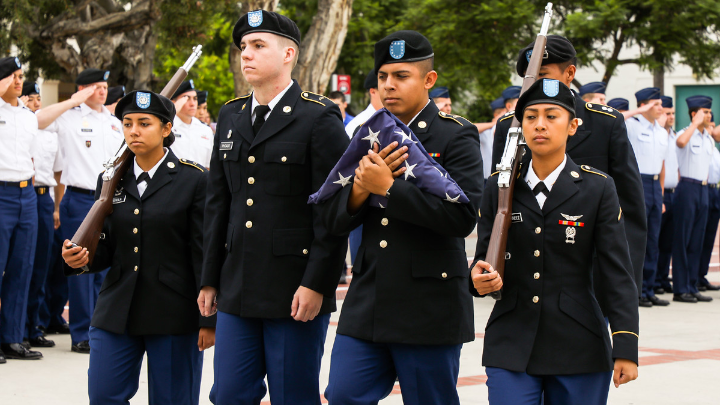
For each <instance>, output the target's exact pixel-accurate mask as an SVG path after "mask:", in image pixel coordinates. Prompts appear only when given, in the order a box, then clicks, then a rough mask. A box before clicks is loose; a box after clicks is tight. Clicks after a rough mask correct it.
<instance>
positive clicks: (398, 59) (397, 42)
mask: <svg viewBox="0 0 720 405" xmlns="http://www.w3.org/2000/svg"><path fill="white" fill-rule="evenodd" d="M434 55H435V54H434V53H433V49H432V46H431V45H430V41H428V39H427V38H425V37H424V36H423V35H422V34H421V33H419V32H417V31H396V32H393V33H392V34H390V35H388V36H386V37H385V38H383V39H381V40H379V41H378V42H377V43H375V71H376V72H379V71H380V67H381V66H382V65H384V64H386V63H405V62H418V61H421V60H425V59H430V58H432V57H433V56H434Z"/></svg>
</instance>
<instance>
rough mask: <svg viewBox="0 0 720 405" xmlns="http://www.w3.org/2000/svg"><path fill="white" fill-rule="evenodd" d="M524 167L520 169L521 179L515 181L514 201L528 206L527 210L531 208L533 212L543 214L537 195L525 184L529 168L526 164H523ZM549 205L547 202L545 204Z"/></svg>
mask: <svg viewBox="0 0 720 405" xmlns="http://www.w3.org/2000/svg"><path fill="white" fill-rule="evenodd" d="M522 165H523V167H521V168H520V178H518V179H517V180H515V191H514V193H513V201H515V202H519V203H520V204H522V205H524V206H526V207H527V208H530V209H531V210H532V211H534V212H536V213H538V214H542V212H541V211H540V204H538V202H537V198H535V194H533V192H532V190H530V186H528V184H527V183H526V182H525V175H526V174H527V170H528V169H527V168H528V165H527V164H526V163H524V162H523V163H522ZM545 204H547V201H546V202H545Z"/></svg>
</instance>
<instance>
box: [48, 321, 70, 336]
mask: <svg viewBox="0 0 720 405" xmlns="http://www.w3.org/2000/svg"><path fill="white" fill-rule="evenodd" d="M47 333H48V334H53V333H54V334H56V335H68V334H70V326H68V324H66V323H64V324H62V325H50V326H48V327H47Z"/></svg>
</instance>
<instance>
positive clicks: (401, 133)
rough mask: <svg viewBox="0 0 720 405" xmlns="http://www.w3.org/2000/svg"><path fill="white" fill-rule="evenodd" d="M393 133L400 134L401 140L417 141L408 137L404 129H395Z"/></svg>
mask: <svg viewBox="0 0 720 405" xmlns="http://www.w3.org/2000/svg"><path fill="white" fill-rule="evenodd" d="M395 133H396V134H398V135H400V136H402V139H403V140H402V141H403V142H405V141H411V142H414V143H417V142H415V141H413V140H412V138H411V137H410V135H408V134H406V133H405V131H403V130H402V129H398V130H397V131H395Z"/></svg>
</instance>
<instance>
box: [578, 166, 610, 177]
mask: <svg viewBox="0 0 720 405" xmlns="http://www.w3.org/2000/svg"><path fill="white" fill-rule="evenodd" d="M580 169H582V171H584V172H588V173H592V174H597V175H598V176H602V177H605V178H606V179H607V175H605V174H603V173H601V172H600V171H598V170H597V169H595V168H594V167H590V166H588V165H582V166H580Z"/></svg>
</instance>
